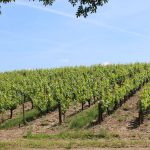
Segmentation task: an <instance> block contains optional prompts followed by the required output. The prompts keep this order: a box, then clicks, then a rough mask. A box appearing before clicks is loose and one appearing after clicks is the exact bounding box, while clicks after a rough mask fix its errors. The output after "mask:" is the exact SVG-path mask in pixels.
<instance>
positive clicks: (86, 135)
mask: <svg viewBox="0 0 150 150" xmlns="http://www.w3.org/2000/svg"><path fill="white" fill-rule="evenodd" d="M24 137H25V138H27V139H82V140H83V139H101V138H105V139H110V138H112V137H113V138H119V135H118V134H115V133H111V132H108V131H107V130H105V129H101V130H100V131H98V132H97V133H94V132H93V131H88V130H82V131H79V130H70V131H63V132H61V133H58V134H34V135H33V134H32V132H31V131H30V130H29V131H27V133H26V135H25V136H24Z"/></svg>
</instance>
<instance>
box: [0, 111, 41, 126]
mask: <svg viewBox="0 0 150 150" xmlns="http://www.w3.org/2000/svg"><path fill="white" fill-rule="evenodd" d="M39 115H40V112H39V111H38V110H36V109H32V110H29V111H26V112H25V118H26V121H27V122H29V121H32V120H34V119H35V118H37V117H38V116H39ZM22 118H23V117H22V114H20V115H18V116H17V117H16V118H13V119H9V120H7V121H5V122H4V123H2V124H1V125H0V129H8V128H12V127H14V126H19V125H21V124H22V120H23V119H22Z"/></svg>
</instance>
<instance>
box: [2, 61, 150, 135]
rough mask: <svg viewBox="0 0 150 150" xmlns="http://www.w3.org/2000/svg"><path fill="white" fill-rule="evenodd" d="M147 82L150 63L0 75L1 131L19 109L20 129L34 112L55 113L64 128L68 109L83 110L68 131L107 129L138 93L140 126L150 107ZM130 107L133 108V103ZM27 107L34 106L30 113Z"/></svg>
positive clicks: (17, 72) (71, 123)
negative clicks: (108, 121)
mask: <svg viewBox="0 0 150 150" xmlns="http://www.w3.org/2000/svg"><path fill="white" fill-rule="evenodd" d="M149 81H150V64H146V63H136V64H126V65H123V64H118V65H107V66H103V65H93V66H90V67H86V66H80V67H64V68H56V69H37V70H21V71H12V72H4V73H0V85H1V86H0V115H1V121H0V128H2V129H3V127H4V126H5V123H6V122H8V121H9V120H13V119H14V118H15V117H16V116H15V114H14V112H15V111H16V110H17V109H18V108H20V109H21V124H22V125H23V126H25V125H26V124H28V121H30V119H28V118H27V116H28V113H30V112H31V113H32V112H34V113H35V112H36V113H37V114H38V116H43V115H45V114H47V113H50V112H57V117H56V118H57V120H58V122H57V124H59V125H61V124H63V125H64V124H65V123H66V122H65V120H66V119H67V118H66V114H67V112H68V111H70V108H71V109H72V108H73V109H74V112H77V111H76V110H77V109H79V107H80V110H81V111H80V113H78V112H77V114H76V116H77V117H76V116H75V118H70V120H71V121H70V128H74V127H77V126H78V128H80V129H81V128H84V127H85V126H86V127H87V126H89V125H90V126H95V125H98V124H100V125H102V126H103V124H104V127H105V117H107V116H111V115H112V114H113V113H114V112H115V111H117V110H118V109H119V108H121V107H122V106H123V107H124V105H125V104H126V103H127V101H129V103H130V98H131V97H134V95H135V94H136V93H137V92H138V91H139V90H140V92H139V93H138V98H139V100H138V113H139V118H138V120H139V125H140V124H142V123H143V122H144V115H145V113H146V112H148V110H149V108H150V84H149V83H148V82H149ZM136 101H137V100H136ZM131 102H132V104H134V103H135V102H134V101H133V100H131ZM27 104H29V105H30V106H31V107H30V108H28V109H29V110H28V111H26V105H27ZM134 105H135V104H134ZM85 109H86V110H85ZM126 109H127V108H126ZM82 112H83V113H82ZM6 113H7V114H9V118H6V117H4V116H5V114H6ZM91 114H92V115H91ZM19 115H20V114H19ZM34 115H35V114H34ZM78 115H79V117H78ZM118 116H119V115H118ZM119 117H121V116H119ZM33 118H34V117H33ZM108 118H109V117H108ZM34 119H36V118H34ZM81 120H82V121H83V120H84V121H83V122H82V121H81ZM106 120H107V119H106ZM120 120H121V119H120ZM81 122H82V123H81ZM78 124H79V125H78ZM107 124H108V123H107ZM14 126H16V125H14ZM19 126H20V123H19ZM66 126H67V125H66ZM12 127H13V126H12ZM12 127H11V128H12ZM106 127H107V125H106ZM108 128H109V127H108ZM67 130H68V129H67ZM69 130H70V129H69ZM76 134H78V132H77V133H76ZM91 136H94V137H95V136H98V135H93V134H92V135H91Z"/></svg>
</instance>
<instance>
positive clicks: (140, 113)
mask: <svg viewBox="0 0 150 150" xmlns="http://www.w3.org/2000/svg"><path fill="white" fill-rule="evenodd" d="M143 121H144V116H143V110H142V106H141V101H140V102H139V124H142V123H143Z"/></svg>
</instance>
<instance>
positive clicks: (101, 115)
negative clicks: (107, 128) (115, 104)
mask: <svg viewBox="0 0 150 150" xmlns="http://www.w3.org/2000/svg"><path fill="white" fill-rule="evenodd" d="M102 105H103V103H102V101H98V123H101V121H103V108H102Z"/></svg>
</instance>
